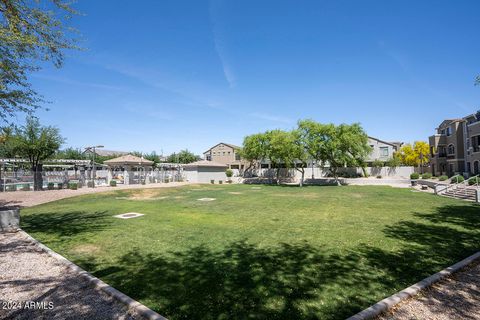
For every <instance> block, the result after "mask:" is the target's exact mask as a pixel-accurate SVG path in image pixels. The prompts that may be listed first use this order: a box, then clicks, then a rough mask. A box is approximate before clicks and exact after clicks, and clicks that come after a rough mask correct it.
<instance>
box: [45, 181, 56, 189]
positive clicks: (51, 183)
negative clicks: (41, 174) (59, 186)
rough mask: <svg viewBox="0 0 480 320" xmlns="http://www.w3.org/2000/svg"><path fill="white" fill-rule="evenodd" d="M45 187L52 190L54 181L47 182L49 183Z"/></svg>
mask: <svg viewBox="0 0 480 320" xmlns="http://www.w3.org/2000/svg"><path fill="white" fill-rule="evenodd" d="M47 189H48V190H53V189H55V183H53V182H49V183H48V184H47Z"/></svg>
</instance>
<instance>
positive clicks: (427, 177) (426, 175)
mask: <svg viewBox="0 0 480 320" xmlns="http://www.w3.org/2000/svg"><path fill="white" fill-rule="evenodd" d="M431 178H432V174H431V173H429V172H427V173H424V174H422V179H431Z"/></svg>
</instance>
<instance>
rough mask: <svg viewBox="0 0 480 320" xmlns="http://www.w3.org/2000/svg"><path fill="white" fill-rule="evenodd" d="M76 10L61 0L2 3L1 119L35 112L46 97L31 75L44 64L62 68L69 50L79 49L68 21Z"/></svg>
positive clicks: (0, 42)
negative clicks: (39, 92) (65, 54)
mask: <svg viewBox="0 0 480 320" xmlns="http://www.w3.org/2000/svg"><path fill="white" fill-rule="evenodd" d="M73 14H75V11H74V10H73V9H72V8H71V7H70V6H69V5H68V4H67V3H66V2H63V1H60V0H50V1H48V0H44V1H40V0H38V1H34V0H31V1H29V0H0V119H1V120H3V121H4V122H5V121H7V122H9V119H10V117H11V116H13V115H14V114H16V113H18V112H27V113H32V112H33V111H34V110H35V109H37V108H39V107H40V105H41V104H42V102H44V101H43V98H42V96H41V95H39V94H38V93H37V92H36V91H35V90H34V89H33V88H32V86H31V84H30V81H29V79H28V77H29V75H30V74H31V73H32V72H34V71H37V70H39V69H40V64H41V62H43V61H50V62H52V63H53V65H54V66H56V67H61V66H62V63H63V60H64V51H65V50H66V49H73V48H76V45H75V40H74V34H75V33H74V30H73V29H71V28H69V27H68V26H66V25H65V22H66V21H67V20H68V19H70V17H71V16H72V15H73Z"/></svg>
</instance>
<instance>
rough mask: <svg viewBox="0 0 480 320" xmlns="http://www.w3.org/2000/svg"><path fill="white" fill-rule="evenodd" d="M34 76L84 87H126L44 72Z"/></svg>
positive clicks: (112, 88)
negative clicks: (78, 79)
mask: <svg viewBox="0 0 480 320" xmlns="http://www.w3.org/2000/svg"><path fill="white" fill-rule="evenodd" d="M32 76H33V77H34V78H38V79H42V80H48V81H55V82H59V83H64V84H71V85H75V86H84V87H92V88H97V89H108V90H125V88H123V87H120V86H112V85H109V84H102V83H95V82H83V81H77V80H72V79H68V78H62V77H57V76H50V75H44V74H35V75H32Z"/></svg>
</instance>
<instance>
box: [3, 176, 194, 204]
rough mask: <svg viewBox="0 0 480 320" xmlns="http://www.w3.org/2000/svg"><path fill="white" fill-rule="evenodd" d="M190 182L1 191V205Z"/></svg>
mask: <svg viewBox="0 0 480 320" xmlns="http://www.w3.org/2000/svg"><path fill="white" fill-rule="evenodd" d="M187 184H189V183H188V182H171V183H155V184H147V185H139V184H134V185H128V186H124V185H120V186H117V187H97V188H81V189H78V190H69V189H62V190H45V191H15V192H2V193H0V207H31V206H36V205H38V204H42V203H47V202H51V201H55V200H60V199H64V198H69V197H75V196H79V195H82V194H89V193H97V192H106V191H114V190H127V189H145V188H168V187H177V186H182V185H187Z"/></svg>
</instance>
